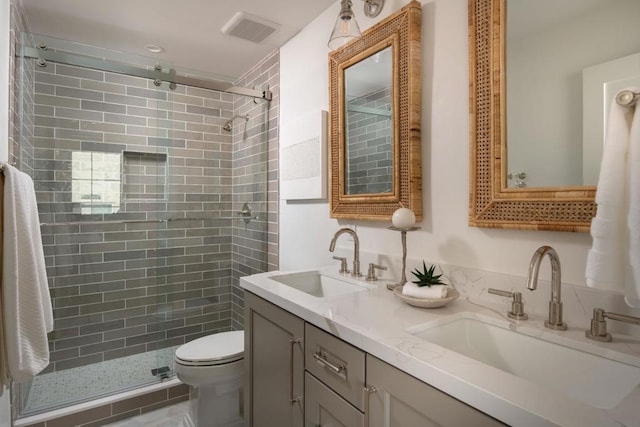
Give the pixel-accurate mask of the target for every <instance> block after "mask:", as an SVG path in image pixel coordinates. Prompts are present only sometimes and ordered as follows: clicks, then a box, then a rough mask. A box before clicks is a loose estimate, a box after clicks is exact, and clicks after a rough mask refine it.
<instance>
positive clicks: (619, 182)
mask: <svg viewBox="0 0 640 427" xmlns="http://www.w3.org/2000/svg"><path fill="white" fill-rule="evenodd" d="M634 90H635V89H634ZM635 115H636V117H638V115H637V113H636V114H635ZM632 122H635V127H634V128H635V129H634V133H635V135H636V136H635V137H634V138H635V139H636V141H633V142H632V141H631V138H632V129H631V128H632ZM639 128H640V120H638V119H634V109H633V108H628V107H623V106H621V105H618V103H617V102H615V101H613V102H612V104H611V109H610V113H609V121H608V128H607V134H606V138H605V145H604V150H603V155H602V162H601V165H600V176H599V179H598V187H597V191H596V200H595V201H596V204H597V205H598V211H597V214H596V217H595V218H594V219H593V221H592V222H591V237H592V238H593V246H592V248H591V249H590V250H589V253H588V255H587V267H586V279H587V285H588V286H590V287H593V288H599V289H606V290H613V291H621V292H623V293H624V294H625V300H626V302H627V304H629V305H631V304H632V302H633V301H636V303H637V304H640V298H639V291H638V289H639V286H640V281H639V280H638V278H640V256H636V257H635V259H634V258H633V250H632V248H635V249H634V250H635V253H636V254H640V247H639V246H640V240H638V239H639V238H640V230H638V225H632V223H635V224H640V200H638V197H640V196H639V195H638V194H637V193H638V191H640V170H639V166H640V162H638V161H637V160H636V162H635V163H636V164H635V166H634V165H633V160H632V158H631V155H632V154H633V153H632V152H631V150H630V148H631V145H635V148H637V147H638V144H640V138H639V137H638V133H639V132H640V129H639ZM635 157H636V158H637V157H638V154H637V150H636V154H635ZM633 180H635V181H636V182H635V184H634V183H633V182H632V181H633ZM634 188H635V190H634ZM634 191H635V193H636V194H634ZM632 200H633V201H632ZM633 264H635V271H636V278H635V279H634V277H632V272H633V271H634V270H633V269H632V265H633ZM632 306H633V305H632Z"/></svg>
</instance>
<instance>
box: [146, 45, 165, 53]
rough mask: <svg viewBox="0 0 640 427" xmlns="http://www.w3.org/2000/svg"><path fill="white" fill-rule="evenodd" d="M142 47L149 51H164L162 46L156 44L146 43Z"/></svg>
mask: <svg viewBox="0 0 640 427" xmlns="http://www.w3.org/2000/svg"><path fill="white" fill-rule="evenodd" d="M144 48H145V49H147V50H148V51H149V52H151V53H162V52H164V48H163V47H162V46H158V45H157V44H146V45H144Z"/></svg>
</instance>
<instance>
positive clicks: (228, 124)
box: [222, 114, 249, 132]
mask: <svg viewBox="0 0 640 427" xmlns="http://www.w3.org/2000/svg"><path fill="white" fill-rule="evenodd" d="M235 119H244V120H245V121H249V115H248V114H245V115H244V116H238V115H236V116H233V117H231V118H230V119H229V120H227V121H226V122H224V125H222V130H224V131H225V132H231V123H233V121H234V120H235Z"/></svg>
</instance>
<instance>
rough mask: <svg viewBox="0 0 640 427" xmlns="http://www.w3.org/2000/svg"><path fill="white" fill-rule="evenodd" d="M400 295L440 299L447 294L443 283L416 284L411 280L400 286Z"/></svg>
mask: <svg viewBox="0 0 640 427" xmlns="http://www.w3.org/2000/svg"><path fill="white" fill-rule="evenodd" d="M402 295H404V296H406V297H412V298H430V299H440V298H445V297H446V296H447V287H446V286H445V285H432V286H418V285H416V284H415V283H413V282H407V283H405V284H404V286H403V287H402Z"/></svg>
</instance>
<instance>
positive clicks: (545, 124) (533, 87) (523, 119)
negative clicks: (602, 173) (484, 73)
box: [504, 0, 640, 188]
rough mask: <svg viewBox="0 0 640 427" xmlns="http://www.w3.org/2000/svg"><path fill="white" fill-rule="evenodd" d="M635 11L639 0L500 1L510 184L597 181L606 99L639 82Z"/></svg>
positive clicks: (639, 7) (639, 36)
mask: <svg viewBox="0 0 640 427" xmlns="http://www.w3.org/2000/svg"><path fill="white" fill-rule="evenodd" d="M639 17H640V2H639V1H638V0H563V1H561V2H559V1H557V0H506V24H505V25H506V32H505V34H506V40H505V58H506V105H507V112H506V126H507V131H506V143H507V145H508V150H507V156H508V157H507V166H506V168H505V171H504V173H505V174H506V175H507V176H506V177H505V178H506V182H507V186H508V187H509V188H524V187H527V188H531V187H559V186H562V187H574V186H589V185H596V184H597V180H598V174H599V169H600V159H601V155H602V146H603V143H604V131H605V123H606V119H607V111H608V109H609V106H610V104H611V101H612V99H613V97H614V96H615V94H616V93H617V91H618V90H621V89H623V88H624V87H628V86H638V87H640V25H639V24H638V18H639ZM523 177H524V178H523Z"/></svg>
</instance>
